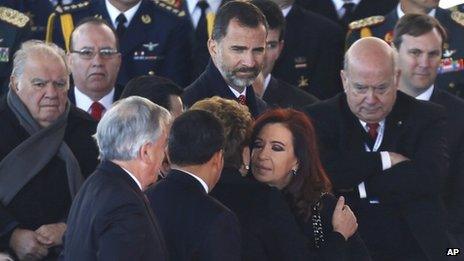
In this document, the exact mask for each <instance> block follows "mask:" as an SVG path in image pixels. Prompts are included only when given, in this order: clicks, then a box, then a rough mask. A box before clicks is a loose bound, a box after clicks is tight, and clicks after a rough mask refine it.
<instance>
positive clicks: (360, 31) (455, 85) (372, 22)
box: [346, 0, 464, 97]
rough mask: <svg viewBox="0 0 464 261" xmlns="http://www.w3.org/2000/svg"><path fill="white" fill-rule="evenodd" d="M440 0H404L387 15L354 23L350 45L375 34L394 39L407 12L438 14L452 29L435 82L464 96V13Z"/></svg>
mask: <svg viewBox="0 0 464 261" xmlns="http://www.w3.org/2000/svg"><path fill="white" fill-rule="evenodd" d="M438 2H439V0H427V1H421V2H419V1H416V0H401V1H400V3H399V4H398V6H397V8H395V9H394V10H392V11H391V12H390V13H388V14H387V15H386V16H371V17H368V18H364V19H361V20H358V21H354V22H352V23H351V24H350V26H349V27H350V31H349V32H348V36H347V42H346V45H347V47H349V46H350V45H351V44H352V43H353V42H355V41H356V40H357V39H359V38H363V37H367V36H375V37H379V38H381V39H384V40H385V41H386V42H388V43H391V41H392V39H393V28H394V27H395V24H396V22H397V21H398V19H399V18H401V17H402V16H403V15H404V14H405V13H419V14H428V15H430V16H433V17H435V18H436V19H437V20H438V21H439V22H440V24H441V25H443V27H445V29H446V30H447V32H448V39H447V40H446V41H445V42H444V44H443V55H442V59H441V64H440V66H439V68H438V76H437V79H436V81H435V86H436V87H437V88H440V89H444V90H447V91H449V92H451V93H454V94H456V95H458V96H460V97H464V72H463V71H462V70H464V45H463V44H462V43H463V42H464V13H462V12H460V11H458V10H455V11H451V10H446V9H442V8H439V7H438Z"/></svg>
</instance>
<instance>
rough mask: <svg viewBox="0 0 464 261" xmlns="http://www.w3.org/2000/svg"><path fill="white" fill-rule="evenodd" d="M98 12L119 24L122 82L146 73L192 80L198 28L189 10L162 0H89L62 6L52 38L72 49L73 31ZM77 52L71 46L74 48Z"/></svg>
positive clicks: (181, 81) (185, 81)
mask: <svg viewBox="0 0 464 261" xmlns="http://www.w3.org/2000/svg"><path fill="white" fill-rule="evenodd" d="M88 16H97V17H100V18H103V19H105V20H107V21H108V22H109V23H110V24H111V25H113V27H114V28H115V30H116V32H117V34H118V38H119V43H120V52H121V54H122V63H121V68H120V70H119V75H118V80H117V83H118V84H120V85H125V84H126V83H127V82H128V81H129V80H130V79H132V78H134V77H136V76H140V75H147V74H148V75H159V76H163V77H166V78H170V79H172V80H174V81H175V82H176V83H178V84H179V85H180V86H186V85H187V84H188V83H189V82H190V68H191V64H190V63H189V61H190V58H191V57H190V56H191V51H190V50H191V47H190V39H191V33H192V28H191V25H190V24H189V22H188V20H187V19H186V18H185V12H183V11H180V10H178V9H176V8H174V7H172V6H170V5H167V4H165V3H163V2H158V1H157V0H131V1H123V0H107V1H103V0H102V1H84V2H79V3H74V4H71V5H64V6H58V7H57V8H56V11H55V13H53V14H51V17H50V19H49V23H50V25H49V26H48V28H49V30H48V32H47V41H51V40H53V41H54V42H55V43H57V44H59V45H62V46H66V47H67V48H69V35H70V33H71V31H72V29H73V27H74V26H73V25H74V24H76V23H77V22H78V21H80V20H81V19H82V18H84V17H88ZM70 51H71V50H70Z"/></svg>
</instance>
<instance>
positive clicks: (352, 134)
mask: <svg viewBox="0 0 464 261" xmlns="http://www.w3.org/2000/svg"><path fill="white" fill-rule="evenodd" d="M339 106H340V110H341V115H342V124H343V126H342V128H341V129H342V131H344V132H345V133H346V135H343V137H346V140H345V141H343V140H341V142H342V144H347V145H346V146H347V148H348V149H353V148H355V149H356V150H362V151H365V147H364V144H369V143H371V141H370V138H369V136H368V134H367V132H366V131H365V130H364V128H363V126H362V125H361V122H359V119H358V118H357V117H356V116H355V115H354V114H353V113H352V112H351V110H350V108H349V106H348V103H347V102H346V96H345V95H344V94H343V96H341V99H340V105H339Z"/></svg>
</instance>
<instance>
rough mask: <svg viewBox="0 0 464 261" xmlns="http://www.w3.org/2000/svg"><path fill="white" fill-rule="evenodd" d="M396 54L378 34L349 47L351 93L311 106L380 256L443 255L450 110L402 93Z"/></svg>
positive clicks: (328, 155)
mask: <svg viewBox="0 0 464 261" xmlns="http://www.w3.org/2000/svg"><path fill="white" fill-rule="evenodd" d="M399 76H400V72H399V71H398V70H397V69H396V66H395V52H394V50H393V49H392V48H391V47H390V46H389V45H388V44H386V43H385V42H384V41H382V40H380V39H378V38H372V37H369V38H363V39H361V40H358V41H357V42H355V43H354V44H353V45H352V46H351V47H350V49H349V50H348V51H347V53H346V56H345V64H344V68H343V70H342V71H341V78H342V80H343V87H344V91H345V92H344V93H342V94H339V95H337V96H336V97H334V98H332V99H329V100H327V101H324V102H322V103H319V104H316V105H313V106H310V107H307V108H306V112H307V113H308V114H309V115H310V116H311V117H312V118H313V120H314V123H315V125H316V129H317V134H318V136H319V138H320V143H321V154H322V160H323V163H324V166H325V167H326V169H327V172H328V173H329V174H330V176H331V179H332V182H333V186H334V191H335V193H337V194H339V195H344V196H345V197H346V198H347V200H348V204H350V206H352V207H353V210H354V212H355V213H356V215H357V217H358V224H359V232H360V234H361V236H362V237H363V238H364V240H365V242H366V245H367V247H368V248H369V251H370V252H371V254H372V257H373V260H442V259H443V258H444V257H445V253H446V252H445V251H446V247H447V242H446V233H445V232H446V231H445V225H444V217H443V206H442V205H441V203H440V198H439V196H440V195H439V193H440V187H441V186H440V185H441V184H442V182H443V178H444V175H445V173H446V171H447V167H446V166H447V165H448V163H447V150H446V145H445V139H444V137H443V134H444V133H445V129H444V124H445V116H444V115H445V114H444V113H445V112H444V109H443V108H442V107H439V106H437V105H434V104H429V103H428V104H425V103H422V102H419V101H416V100H415V99H413V98H411V97H409V96H407V95H405V94H403V93H401V92H398V91H397V89H398V81H399Z"/></svg>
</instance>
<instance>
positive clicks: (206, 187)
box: [172, 168, 209, 194]
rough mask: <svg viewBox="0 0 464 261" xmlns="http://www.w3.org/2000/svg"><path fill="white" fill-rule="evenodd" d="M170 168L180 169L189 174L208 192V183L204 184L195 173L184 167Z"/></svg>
mask: <svg viewBox="0 0 464 261" xmlns="http://www.w3.org/2000/svg"><path fill="white" fill-rule="evenodd" d="M172 169H176V170H180V171H182V172H185V173H187V174H189V175H190V176H192V177H193V178H194V179H196V180H198V182H200V184H201V186H202V187H203V189H205V191H206V194H208V192H209V188H208V185H206V182H205V181H204V180H202V179H201V178H199V177H198V176H196V175H195V174H193V173H191V172H188V171H186V170H184V169H179V168H172Z"/></svg>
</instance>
